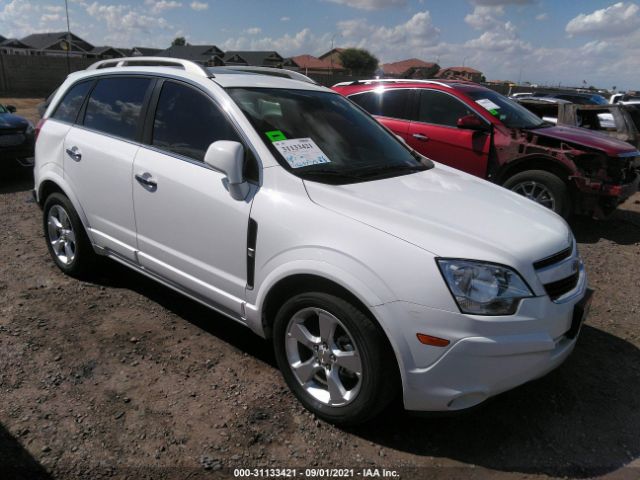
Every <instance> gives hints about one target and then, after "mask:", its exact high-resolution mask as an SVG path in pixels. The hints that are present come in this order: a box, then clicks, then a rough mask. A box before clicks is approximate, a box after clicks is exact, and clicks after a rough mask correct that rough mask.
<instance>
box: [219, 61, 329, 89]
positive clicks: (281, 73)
mask: <svg viewBox="0 0 640 480" xmlns="http://www.w3.org/2000/svg"><path fill="white" fill-rule="evenodd" d="M217 69H220V72H228V71H229V70H234V71H237V72H249V73H257V74H260V75H271V76H274V77H283V78H290V79H291V80H299V81H301V82H307V83H313V84H315V85H317V84H318V82H316V81H315V80H313V79H312V78H309V77H307V76H306V75H303V74H302V73H300V72H296V71H294V70H287V69H286V68H275V67H254V66H251V65H225V66H223V67H211V68H209V71H212V72H215V71H216V70H217Z"/></svg>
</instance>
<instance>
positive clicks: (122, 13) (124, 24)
mask: <svg viewBox="0 0 640 480" xmlns="http://www.w3.org/2000/svg"><path fill="white" fill-rule="evenodd" d="M86 12H87V14H88V15H89V16H91V17H93V18H94V19H95V20H97V21H98V22H101V23H103V24H104V26H105V27H106V29H107V34H106V35H105V36H104V38H103V39H102V40H101V41H100V43H107V44H112V45H118V46H122V45H133V44H134V43H141V42H143V43H145V44H147V45H150V46H151V45H158V44H160V45H164V44H167V43H168V42H169V38H168V37H169V35H170V34H169V32H170V31H171V30H173V27H172V26H171V25H170V24H169V22H167V20H165V19H164V18H163V17H160V16H157V15H155V16H151V15H147V14H146V13H143V12H142V11H140V9H135V8H134V7H131V6H129V5H103V4H100V3H98V2H93V3H92V4H91V5H88V6H87V7H86ZM161 41H162V43H160V42H161Z"/></svg>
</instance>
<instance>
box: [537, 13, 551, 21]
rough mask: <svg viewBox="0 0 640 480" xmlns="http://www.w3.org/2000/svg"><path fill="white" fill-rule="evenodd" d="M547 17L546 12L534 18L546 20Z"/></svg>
mask: <svg viewBox="0 0 640 480" xmlns="http://www.w3.org/2000/svg"><path fill="white" fill-rule="evenodd" d="M548 18H549V14H548V13H546V12H545V13H540V14H538V15H536V20H538V21H543V20H547V19H548Z"/></svg>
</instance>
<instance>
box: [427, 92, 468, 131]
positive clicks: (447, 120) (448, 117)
mask: <svg viewBox="0 0 640 480" xmlns="http://www.w3.org/2000/svg"><path fill="white" fill-rule="evenodd" d="M471 114H473V110H471V109H470V108H469V107H467V106H466V105H465V104H464V103H462V102H461V101H460V100H458V99H456V98H454V97H452V96H451V95H447V94H446V93H441V92H436V91H434V90H422V91H420V110H419V112H418V120H419V121H420V122H425V123H433V124H435V125H445V126H447V127H457V125H458V119H459V118H460V117H464V116H465V115H471Z"/></svg>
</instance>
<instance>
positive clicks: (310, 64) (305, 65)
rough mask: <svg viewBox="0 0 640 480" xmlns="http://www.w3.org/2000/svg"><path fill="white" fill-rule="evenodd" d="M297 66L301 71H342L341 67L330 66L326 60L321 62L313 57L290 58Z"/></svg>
mask: <svg viewBox="0 0 640 480" xmlns="http://www.w3.org/2000/svg"><path fill="white" fill-rule="evenodd" d="M291 60H293V61H294V62H295V63H296V64H298V66H299V67H300V68H302V69H313V70H331V69H333V70H344V67H342V65H338V64H333V65H332V64H331V62H329V61H327V60H321V59H319V58H317V57H314V56H313V55H298V56H296V57H291Z"/></svg>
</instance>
